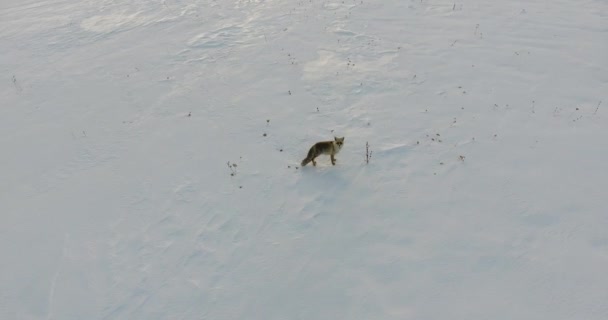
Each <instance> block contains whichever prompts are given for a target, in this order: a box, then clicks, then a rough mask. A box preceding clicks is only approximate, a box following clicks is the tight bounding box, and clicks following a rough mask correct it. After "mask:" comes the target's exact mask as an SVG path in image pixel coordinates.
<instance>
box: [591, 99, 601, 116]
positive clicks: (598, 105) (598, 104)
mask: <svg viewBox="0 0 608 320" xmlns="http://www.w3.org/2000/svg"><path fill="white" fill-rule="evenodd" d="M600 104H602V101H601V100H600V102H598V103H597V107H596V108H595V111H594V112H593V115H595V114H596V113H597V110H598V109H599V108H600Z"/></svg>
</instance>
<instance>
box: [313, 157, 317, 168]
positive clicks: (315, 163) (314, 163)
mask: <svg viewBox="0 0 608 320" xmlns="http://www.w3.org/2000/svg"><path fill="white" fill-rule="evenodd" d="M316 157H317V156H314V157H312V165H313V166H316V165H317V162H316V161H315V158H316Z"/></svg>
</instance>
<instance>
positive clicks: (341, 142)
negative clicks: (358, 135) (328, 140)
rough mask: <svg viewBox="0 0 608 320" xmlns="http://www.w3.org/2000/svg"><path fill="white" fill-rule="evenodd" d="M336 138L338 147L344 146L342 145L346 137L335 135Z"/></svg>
mask: <svg viewBox="0 0 608 320" xmlns="http://www.w3.org/2000/svg"><path fill="white" fill-rule="evenodd" d="M334 140H335V141H336V144H337V145H338V148H342V145H343V144H344V137H342V138H338V137H334Z"/></svg>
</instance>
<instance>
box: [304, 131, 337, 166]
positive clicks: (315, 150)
mask: <svg viewBox="0 0 608 320" xmlns="http://www.w3.org/2000/svg"><path fill="white" fill-rule="evenodd" d="M343 144H344V137H342V138H338V137H334V141H321V142H317V143H315V144H314V145H313V146H312V147H311V148H310V150H308V155H307V156H306V158H305V159H304V160H302V167H303V166H305V165H307V164H308V163H309V162H311V161H312V165H313V166H316V165H317V162H316V161H315V158H316V157H318V156H319V155H322V154H328V155H329V157H330V158H331V164H332V165H336V158H335V156H336V154H337V153H338V152H339V151H340V149H342V145H343Z"/></svg>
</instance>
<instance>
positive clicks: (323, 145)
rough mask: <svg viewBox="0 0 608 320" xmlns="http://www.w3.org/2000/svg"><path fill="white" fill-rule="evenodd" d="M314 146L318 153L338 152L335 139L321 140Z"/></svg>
mask: <svg viewBox="0 0 608 320" xmlns="http://www.w3.org/2000/svg"><path fill="white" fill-rule="evenodd" d="M313 148H314V149H315V153H316V154H336V153H338V151H339V150H338V148H336V147H335V145H334V142H333V141H321V142H317V143H315V144H314V146H313Z"/></svg>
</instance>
